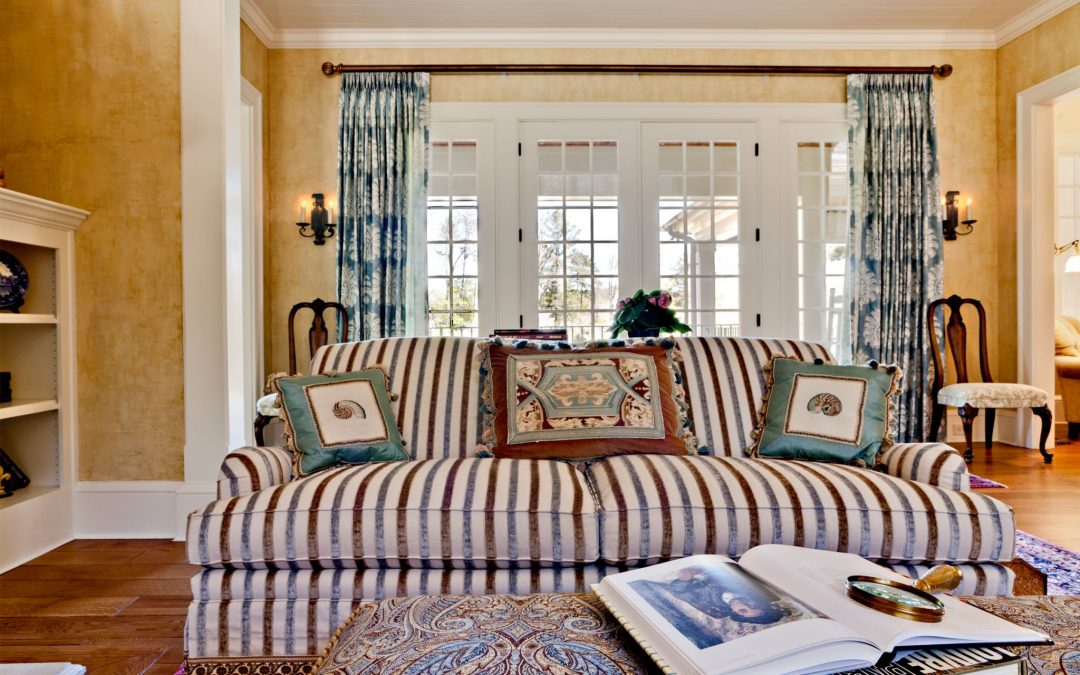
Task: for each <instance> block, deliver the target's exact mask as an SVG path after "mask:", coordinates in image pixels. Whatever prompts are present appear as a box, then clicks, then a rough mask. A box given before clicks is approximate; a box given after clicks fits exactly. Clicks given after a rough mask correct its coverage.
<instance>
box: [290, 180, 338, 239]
mask: <svg viewBox="0 0 1080 675" xmlns="http://www.w3.org/2000/svg"><path fill="white" fill-rule="evenodd" d="M311 200H312V207H311V222H310V223H309V222H308V218H307V200H306V199H305V200H304V201H303V202H301V203H300V222H299V223H297V224H296V226H297V227H299V228H300V236H301V237H314V238H315V245H316V246H322V245H323V244H325V243H326V240H327V239H329V238H330V237H332V236H334V200H332V199H331V200H330V212H329V215H327V211H326V208H325V207H323V193H321V192H316V193H315V194H313V195H311ZM309 227H310V228H311V232H310V233H309V232H307V228H309Z"/></svg>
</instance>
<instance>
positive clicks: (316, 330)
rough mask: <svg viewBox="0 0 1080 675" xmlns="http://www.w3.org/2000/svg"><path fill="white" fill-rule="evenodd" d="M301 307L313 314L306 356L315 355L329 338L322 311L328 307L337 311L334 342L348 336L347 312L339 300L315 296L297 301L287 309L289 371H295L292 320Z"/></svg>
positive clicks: (343, 339) (341, 340)
mask: <svg viewBox="0 0 1080 675" xmlns="http://www.w3.org/2000/svg"><path fill="white" fill-rule="evenodd" d="M301 309H310V310H311V311H312V313H313V314H314V316H313V317H312V319H311V328H309V329H308V358H309V359H310V358H311V357H313V356H315V352H316V351H317V350H318V349H319V347H322V346H323V345H325V344H327V342H328V341H329V339H330V331H329V329H327V327H326V320H325V319H324V318H323V313H324V312H326V310H328V309H332V310H335V311H336V312H337V339H336V340H335V342H345V341H346V340H348V338H349V314H348V312H347V311H345V306H344V305H342V304H341V303H339V302H326V301H325V300H323V299H322V298H315V299H314V300H312V301H311V302H298V303H296V304H295V305H293V307H292V309H291V310H290V311H289V373H290V374H293V373H296V335H295V332H296V331H295V326H294V324H293V320H294V319H295V318H296V314H297V312H299V311H300V310H301Z"/></svg>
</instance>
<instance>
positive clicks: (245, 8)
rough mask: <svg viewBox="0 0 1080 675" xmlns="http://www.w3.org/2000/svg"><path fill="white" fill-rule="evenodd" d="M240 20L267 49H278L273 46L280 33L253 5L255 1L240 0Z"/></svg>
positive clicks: (256, 6) (257, 7)
mask: <svg viewBox="0 0 1080 675" xmlns="http://www.w3.org/2000/svg"><path fill="white" fill-rule="evenodd" d="M240 20H241V21H243V22H244V23H246V24H247V26H248V28H250V29H251V32H252V33H255V36H256V37H257V38H259V39H260V40H262V43H263V45H265V46H266V47H267V48H268V49H278V47H275V46H274V43H275V42H277V35H278V33H279V32H280V31H278V29H277V28H274V24H272V23H270V19H267V18H266V15H265V14H263V11H262V10H261V9H259V6H258V5H256V4H255V0H240Z"/></svg>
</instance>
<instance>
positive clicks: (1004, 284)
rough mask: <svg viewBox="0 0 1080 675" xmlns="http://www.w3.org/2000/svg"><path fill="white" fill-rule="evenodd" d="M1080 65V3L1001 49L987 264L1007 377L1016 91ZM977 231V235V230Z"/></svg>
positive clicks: (1013, 313) (1010, 369) (1012, 302)
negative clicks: (992, 239)
mask: <svg viewBox="0 0 1080 675" xmlns="http://www.w3.org/2000/svg"><path fill="white" fill-rule="evenodd" d="M1077 65H1080V5H1074V6H1073V7H1072V8H1071V9H1068V10H1066V11H1064V12H1062V13H1061V14H1059V15H1057V16H1055V17H1054V18H1052V19H1050V20H1049V21H1046V22H1044V23H1042V24H1040V25H1039V26H1036V27H1035V28H1033V29H1032V30H1030V31H1028V32H1027V33H1024V34H1023V35H1021V36H1020V37H1018V38H1016V39H1015V40H1012V41H1011V42H1009V43H1008V44H1005V45H1002V46H1001V48H1000V49H998V50H997V73H998V76H997V148H998V166H997V178H998V182H997V186H998V210H999V211H1000V212H1001V215H1002V218H1001V225H1000V230H1001V233H1000V235H999V237H998V239H999V240H1000V242H1001V246H1000V248H998V251H997V259H996V260H994V259H986V260H985V261H983V262H984V264H985V267H984V269H995V272H996V274H997V276H998V280H999V283H1000V284H1001V291H1002V292H1001V304H1002V306H1001V313H1000V319H999V320H1000V321H1001V322H1002V325H1004V326H1008V327H1009V330H1006V331H1002V333H1001V334H1000V336H999V339H998V342H997V350H996V351H997V352H998V353H999V354H1001V355H1002V356H1001V357H999V359H1000V362H1001V367H999V368H998V369H997V370H996V371H995V375H996V376H997V377H998V379H1000V380H1002V381H1004V382H1010V381H1015V378H1016V331H1015V330H1012V327H1013V326H1015V325H1016V317H1017V309H1016V95H1017V94H1019V93H1020V92H1022V91H1024V90H1025V89H1029V88H1030V87H1033V86H1035V85H1036V84H1038V83H1040V82H1043V81H1044V80H1047V79H1049V78H1051V77H1053V76H1055V75H1058V74H1060V73H1063V72H1065V71H1066V70H1068V69H1070V68H1073V67H1075V66H1077ZM972 236H974V235H972Z"/></svg>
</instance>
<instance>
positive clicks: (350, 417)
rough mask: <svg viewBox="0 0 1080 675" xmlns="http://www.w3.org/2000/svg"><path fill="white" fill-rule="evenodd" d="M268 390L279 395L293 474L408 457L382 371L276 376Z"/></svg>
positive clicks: (372, 369) (368, 369)
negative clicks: (339, 465)
mask: <svg viewBox="0 0 1080 675" xmlns="http://www.w3.org/2000/svg"><path fill="white" fill-rule="evenodd" d="M271 388H273V389H276V390H277V391H278V392H279V393H280V394H281V402H282V406H281V408H282V418H283V419H284V420H285V435H286V438H287V439H288V448H289V450H290V451H291V452H292V453H293V458H294V459H293V464H294V468H295V470H296V471H295V473H296V474H297V475H299V476H306V475H308V474H311V473H313V472H315V471H319V470H320V469H325V468H326V467H329V466H334V465H335V464H357V463H360V462H392V461H398V460H406V459H408V458H409V456H408V454H406V452H405V449H404V447H403V446H402V443H401V434H400V433H398V429H397V425H396V424H395V422H394V417H393V415H392V414H391V412H390V395H389V394H388V393H387V390H386V373H385V372H384V371H383V370H382V369H381V368H367V369H365V370H360V371H356V372H349V373H338V374H333V375H309V376H305V377H278V378H275V379H274V380H272V382H271Z"/></svg>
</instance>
